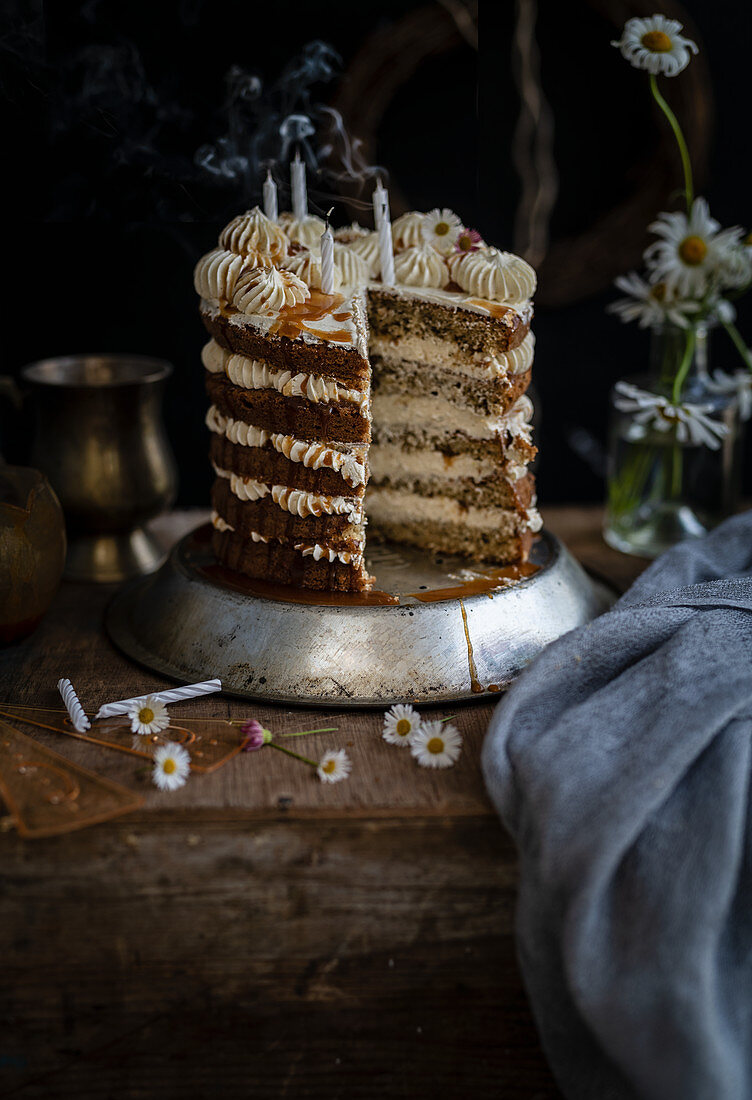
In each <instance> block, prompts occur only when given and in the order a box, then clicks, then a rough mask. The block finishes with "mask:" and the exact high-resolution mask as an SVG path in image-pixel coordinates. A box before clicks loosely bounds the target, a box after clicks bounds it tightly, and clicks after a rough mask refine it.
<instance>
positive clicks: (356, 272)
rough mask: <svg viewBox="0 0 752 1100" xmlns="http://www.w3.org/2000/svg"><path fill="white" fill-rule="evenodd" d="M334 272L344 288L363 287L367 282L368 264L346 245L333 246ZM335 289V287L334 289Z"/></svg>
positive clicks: (336, 244) (337, 244)
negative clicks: (340, 279) (340, 278)
mask: <svg viewBox="0 0 752 1100" xmlns="http://www.w3.org/2000/svg"><path fill="white" fill-rule="evenodd" d="M334 270H335V273H336V272H337V271H339V272H340V274H341V276H342V282H343V283H344V285H345V286H363V285H364V284H365V283H367V282H368V264H367V263H366V261H365V260H364V259H363V258H362V256H359V255H358V253H357V252H353V250H352V249H351V248H348V247H347V245H344V244H339V243H337V242H336V241H335V244H334ZM334 289H335V290H336V289H337V288H336V286H335V288H334Z"/></svg>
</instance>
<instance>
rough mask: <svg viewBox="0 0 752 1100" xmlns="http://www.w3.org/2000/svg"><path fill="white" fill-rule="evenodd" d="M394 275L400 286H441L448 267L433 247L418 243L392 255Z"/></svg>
mask: <svg viewBox="0 0 752 1100" xmlns="http://www.w3.org/2000/svg"><path fill="white" fill-rule="evenodd" d="M394 277H395V278H396V280H397V282H398V283H399V284H400V285H401V286H422V287H436V288H439V287H443V286H446V284H447V283H448V282H449V269H448V268H447V265H446V264H445V263H444V260H443V258H442V257H441V256H440V255H439V253H438V252H437V251H436V249H435V248H432V247H431V246H430V245H429V244H419V245H415V246H414V247H412V248H406V249H405V250H404V252H399V253H397V255H396V256H395V257H394Z"/></svg>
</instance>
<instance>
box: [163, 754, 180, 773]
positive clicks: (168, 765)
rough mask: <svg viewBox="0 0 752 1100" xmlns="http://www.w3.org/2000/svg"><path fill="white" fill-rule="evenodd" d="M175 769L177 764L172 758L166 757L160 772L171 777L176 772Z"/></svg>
mask: <svg viewBox="0 0 752 1100" xmlns="http://www.w3.org/2000/svg"><path fill="white" fill-rule="evenodd" d="M176 768H177V764H176V763H175V761H174V760H173V759H172V757H168V758H167V760H165V762H164V764H163V765H162V771H163V772H164V773H165V775H172V773H173V772H174V771H175V770H176Z"/></svg>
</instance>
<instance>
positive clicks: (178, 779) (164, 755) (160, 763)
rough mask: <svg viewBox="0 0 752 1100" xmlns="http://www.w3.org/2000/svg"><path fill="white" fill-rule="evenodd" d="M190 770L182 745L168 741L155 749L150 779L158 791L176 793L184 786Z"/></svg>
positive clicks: (187, 754)
mask: <svg viewBox="0 0 752 1100" xmlns="http://www.w3.org/2000/svg"><path fill="white" fill-rule="evenodd" d="M190 770H191V758H190V754H189V753H188V751H187V750H186V749H184V748H183V746H182V745H177V744H175V743H174V742H171V741H168V743H167V744H166V745H160V746H159V748H158V749H155V751H154V767H153V769H152V773H151V777H152V779H153V781H154V783H155V785H156V786H157V787H159V789H160V791H176V790H177V789H178V787H183V786H185V783H186V780H187V779H188V775H189V773H190Z"/></svg>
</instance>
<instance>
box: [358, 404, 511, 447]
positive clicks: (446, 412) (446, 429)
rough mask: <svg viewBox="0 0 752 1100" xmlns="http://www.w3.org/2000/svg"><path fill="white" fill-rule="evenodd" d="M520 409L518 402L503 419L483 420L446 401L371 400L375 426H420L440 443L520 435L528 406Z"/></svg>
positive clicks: (485, 418) (467, 410) (482, 416)
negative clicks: (447, 439) (460, 438)
mask: <svg viewBox="0 0 752 1100" xmlns="http://www.w3.org/2000/svg"><path fill="white" fill-rule="evenodd" d="M526 400H528V399H526ZM518 406H519V402H516V403H515V405H513V406H512V408H511V409H510V410H509V411H508V412H507V413H506V414H504V415H503V416H484V415H483V414H482V413H477V412H473V411H472V410H470V409H468V408H464V407H462V406H460V405H456V404H455V403H454V402H452V401H447V400H446V398H443V397H408V396H405V395H401V394H391V393H384V394H379V393H377V394H374V396H373V399H372V415H373V420H374V422H377V423H381V424H384V425H388V427H389V428H395V427H398V426H402V425H405V426H406V427H410V428H413V427H414V426H415V425H416V424H417V425H420V428H421V430H422V431H423V432H425V433H426V434H427V435H432V436H435V437H436V438H437V439H440V438H442V437H444V436H451V435H454V434H456V433H457V432H464V433H465V435H468V436H470V438H472V439H492V438H493V437H494V436H496V435H498V434H499V433H500V432H505V431H507V432H509V431H511V432H513V434H514V433H516V434H520V433H521V431H522V430H523V429H522V424H523V423H525V421H524V415H525V413H526V412H527V406H520V407H519V408H518ZM531 407H532V406H531Z"/></svg>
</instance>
